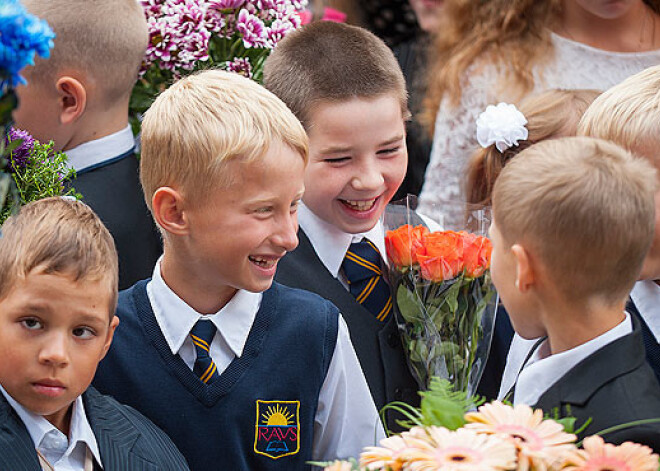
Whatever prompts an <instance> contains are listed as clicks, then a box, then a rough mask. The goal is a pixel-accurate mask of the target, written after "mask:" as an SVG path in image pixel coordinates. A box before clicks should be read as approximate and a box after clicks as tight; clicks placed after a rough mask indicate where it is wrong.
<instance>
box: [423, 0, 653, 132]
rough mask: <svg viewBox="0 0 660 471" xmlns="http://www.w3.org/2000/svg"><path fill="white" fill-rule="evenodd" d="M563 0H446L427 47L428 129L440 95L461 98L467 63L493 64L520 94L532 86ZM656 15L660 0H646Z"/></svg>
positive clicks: (503, 81)
mask: <svg viewBox="0 0 660 471" xmlns="http://www.w3.org/2000/svg"><path fill="white" fill-rule="evenodd" d="M561 3H562V2H561V0H488V1H475V0H444V5H443V8H444V9H443V12H442V15H441V21H442V24H441V26H440V27H439V28H438V33H437V35H436V39H435V41H434V45H433V47H431V48H430V49H429V64H432V66H431V67H429V71H428V88H427V95H426V98H425V101H424V113H423V116H422V119H423V121H424V122H425V124H427V126H428V127H429V129H430V130H431V131H432V130H433V128H434V126H435V119H436V115H437V113H438V109H439V107H440V103H441V101H442V100H443V98H444V97H449V101H448V102H449V104H451V105H453V106H456V105H458V103H459V102H460V99H461V92H462V86H461V83H462V81H463V80H464V77H465V74H466V73H467V70H468V68H470V67H472V66H475V65H476V66H479V65H481V66H484V65H485V64H492V65H497V67H498V72H499V75H500V83H498V84H494V86H495V87H502V86H504V85H505V86H506V87H507V90H508V91H510V92H514V93H515V94H516V95H517V96H518V97H519V98H521V97H523V96H525V95H526V94H527V93H529V92H530V91H531V90H532V89H533V87H534V75H533V72H534V68H535V67H536V66H538V65H544V64H545V63H546V62H547V61H548V59H550V58H551V57H552V53H553V51H554V49H553V46H552V41H551V35H550V31H551V29H552V28H553V27H555V26H556V25H557V22H558V21H559V18H560V15H561V13H562V9H561ZM644 3H646V4H647V5H648V6H649V7H650V8H651V9H652V10H653V11H654V12H655V13H656V14H660V0H645V2H644Z"/></svg>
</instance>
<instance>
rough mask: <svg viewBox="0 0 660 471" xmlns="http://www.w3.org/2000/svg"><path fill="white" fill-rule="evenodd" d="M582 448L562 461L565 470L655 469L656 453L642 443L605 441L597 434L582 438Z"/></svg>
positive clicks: (633, 470)
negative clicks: (616, 443)
mask: <svg viewBox="0 0 660 471" xmlns="http://www.w3.org/2000/svg"><path fill="white" fill-rule="evenodd" d="M583 447H584V449H583V450H575V451H573V452H572V453H571V454H569V455H568V456H567V457H566V459H565V461H564V466H565V467H564V468H562V469H564V470H566V471H657V470H658V455H656V454H654V453H653V451H652V450H651V449H650V448H649V447H647V446H644V445H638V444H637V443H632V442H625V443H623V444H621V445H619V446H616V445H612V444H610V443H605V442H604V441H603V439H602V438H601V437H599V436H598V435H592V436H591V437H587V438H585V439H584V443H583Z"/></svg>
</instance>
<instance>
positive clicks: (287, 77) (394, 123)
mask: <svg viewBox="0 0 660 471" xmlns="http://www.w3.org/2000/svg"><path fill="white" fill-rule="evenodd" d="M264 85H265V86H266V88H268V89H269V90H271V91H272V92H273V93H275V95H277V96H278V97H279V98H281V99H282V100H283V101H284V102H285V103H286V104H287V106H289V108H290V109H291V110H292V111H293V112H294V113H295V114H296V116H297V117H298V119H300V121H301V122H302V123H303V126H304V127H305V129H306V131H307V133H308V135H309V141H310V159H309V160H310V161H309V165H308V166H307V169H306V171H305V194H304V196H303V200H302V201H303V204H302V205H301V207H300V209H299V220H300V230H299V232H298V237H299V239H300V245H299V246H298V248H297V249H296V250H295V251H293V252H292V253H290V254H288V255H287V256H286V257H285V258H284V259H283V260H282V261H281V262H280V264H279V268H278V272H277V275H276V278H275V279H276V280H277V281H279V282H281V283H284V284H286V285H289V286H294V287H296V288H302V289H307V290H310V291H313V292H315V293H318V294H320V295H321V296H323V297H325V298H327V299H329V300H330V301H332V302H333V303H334V304H336V305H337V307H338V308H339V310H340V312H341V313H342V315H343V316H344V318H345V319H346V323H347V324H348V328H349V331H350V333H351V339H352V341H353V345H354V347H355V350H356V353H357V355H358V358H359V360H360V364H361V366H362V369H363V371H364V374H365V376H366V378H367V382H368V384H369V387H370V390H371V394H372V397H373V398H374V401H375V403H376V406H377V407H378V408H381V407H382V406H384V405H385V404H387V403H389V402H392V401H401V400H403V401H406V402H408V403H412V404H415V403H416V402H418V400H419V398H418V396H417V385H416V383H415V381H414V379H413V378H412V376H411V374H410V372H409V370H408V368H407V365H406V359H405V356H404V352H403V348H402V346H401V341H400V339H399V334H398V331H397V327H396V322H395V319H394V316H393V315H392V302H391V297H390V291H389V286H388V285H387V283H386V282H385V280H384V279H383V276H382V275H383V271H385V265H384V261H383V258H384V253H385V242H384V233H383V226H382V224H381V223H380V217H381V216H382V214H383V212H384V211H385V208H386V207H387V204H388V203H389V201H390V199H391V198H392V196H393V195H394V193H395V192H396V191H397V189H398V188H399V186H400V185H401V182H402V181H403V178H404V176H405V174H406V168H407V159H408V155H407V150H406V143H405V136H406V130H405V121H406V119H407V118H408V116H409V112H408V107H407V93H406V85H405V79H404V77H403V74H402V73H401V69H400V68H399V65H398V63H397V61H396V59H395V57H394V55H393V54H392V52H391V51H390V49H389V48H388V47H387V46H386V45H385V44H384V43H383V42H382V41H381V40H380V39H378V38H377V37H376V36H374V35H373V34H371V33H369V32H368V31H366V30H364V29H361V28H357V27H353V26H348V25H343V24H338V23H328V22H319V23H313V24H310V25H308V26H305V27H304V28H301V29H299V30H297V31H294V32H292V33H291V34H290V35H288V36H287V37H286V38H285V39H284V40H283V41H281V42H280V43H279V44H278V45H277V48H276V49H275V50H274V51H273V53H272V54H271V55H270V56H269V58H268V59H267V61H266V65H265V70H264ZM369 268H370V269H371V271H370V270H369Z"/></svg>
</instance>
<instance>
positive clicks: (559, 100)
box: [465, 89, 600, 205]
mask: <svg viewBox="0 0 660 471" xmlns="http://www.w3.org/2000/svg"><path fill="white" fill-rule="evenodd" d="M599 94H600V92H599V91H597V90H557V89H553V90H547V91H545V92H541V93H537V94H534V95H530V96H528V97H527V98H525V99H524V100H523V101H521V102H520V106H519V110H520V112H521V113H522V114H523V115H524V116H525V118H526V119H527V125H526V126H525V127H526V128H527V131H528V133H529V135H528V137H527V139H526V140H524V141H519V142H518V145H517V146H512V147H510V148H508V149H506V150H505V151H504V152H500V151H499V150H498V149H497V147H495V145H494V144H493V145H491V146H488V147H486V148H482V147H480V148H479V149H478V150H477V151H476V152H475V153H474V154H473V155H472V157H471V159H470V162H469V163H468V169H467V173H466V181H465V189H466V192H465V194H466V195H467V201H468V203H472V204H481V205H490V202H491V201H490V200H491V194H492V192H493V185H495V180H496V179H497V176H498V175H499V174H500V172H501V171H502V168H504V166H505V165H506V163H507V162H508V161H509V160H511V159H512V158H514V157H515V156H516V155H518V154H519V153H520V152H522V151H523V150H525V149H526V148H528V147H529V146H531V145H532V144H535V143H537V142H539V141H542V140H545V139H553V138H557V137H564V136H574V135H575V134H576V132H577V127H578V123H579V122H580V118H581V117H582V115H583V114H584V112H585V111H586V109H587V108H588V107H589V105H590V104H591V103H592V102H593V101H594V99H595V98H596V97H597V96H598V95H599Z"/></svg>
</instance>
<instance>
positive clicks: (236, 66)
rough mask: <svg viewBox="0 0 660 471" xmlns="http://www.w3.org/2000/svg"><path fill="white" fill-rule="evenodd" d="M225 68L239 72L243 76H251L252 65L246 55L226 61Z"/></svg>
mask: <svg viewBox="0 0 660 471" xmlns="http://www.w3.org/2000/svg"><path fill="white" fill-rule="evenodd" d="M226 68H227V70H228V71H229V72H235V73H237V74H241V75H242V76H243V77H247V78H252V65H251V64H250V59H249V58H248V57H245V58H242V57H237V58H236V59H234V60H233V61H228V62H227V64H226Z"/></svg>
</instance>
